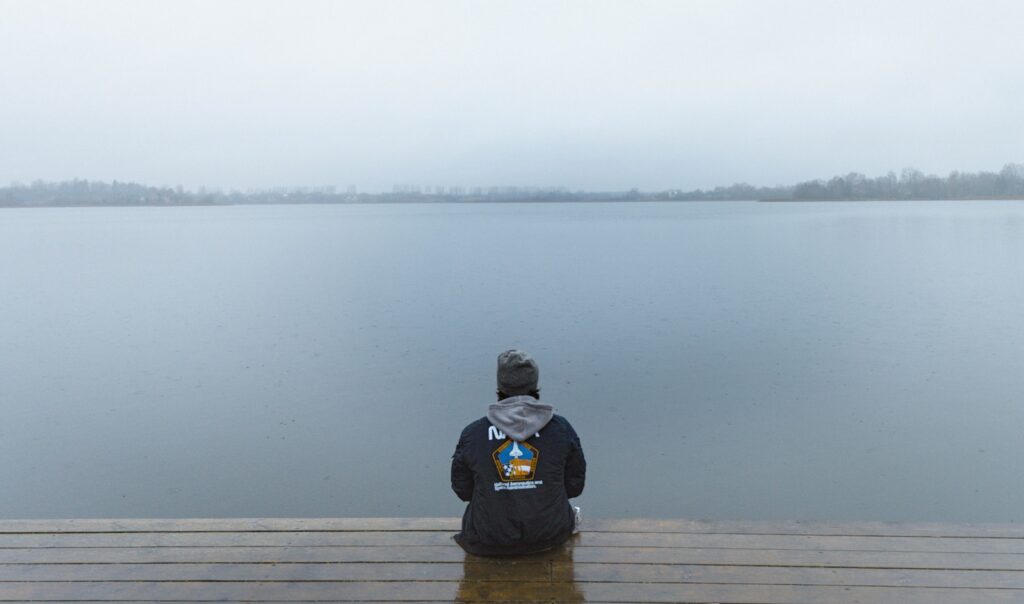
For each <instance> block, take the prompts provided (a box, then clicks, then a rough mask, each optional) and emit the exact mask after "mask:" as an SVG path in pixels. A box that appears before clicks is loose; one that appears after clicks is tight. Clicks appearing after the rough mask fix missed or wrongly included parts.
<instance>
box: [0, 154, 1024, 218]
mask: <svg viewBox="0 0 1024 604" xmlns="http://www.w3.org/2000/svg"><path fill="white" fill-rule="evenodd" d="M883 199H891V200H903V199H1024V165H1022V164H1007V165H1006V166H1004V167H1003V169H1002V170H1000V171H999V172H952V173H950V174H949V176H945V177H942V176H935V175H930V174H924V173H923V172H921V171H920V170H915V169H912V168H908V169H905V170H903V172H902V173H901V174H900V175H899V176H897V175H896V173H894V172H889V173H888V174H886V175H885V176H878V177H875V178H868V177H867V176H864V175H863V174H858V173H856V172H851V173H850V174H847V175H846V176H836V177H833V178H831V179H829V180H811V181H807V182H802V183H798V184H796V185H779V186H775V187H754V186H752V185H749V184H745V183H740V184H734V185H732V186H729V187H716V188H714V189H711V190H707V191H705V190H700V189H698V190H696V191H682V190H679V189H671V190H667V191H655V192H641V191H639V190H637V189H631V190H629V191H608V192H591V191H569V190H567V189H565V188H564V187H552V188H537V187H490V188H486V189H484V188H474V189H470V190H466V189H462V188H458V187H451V188H447V189H445V188H442V187H436V188H429V187H428V188H426V189H420V188H418V187H404V186H403V187H395V191H394V192H391V193H356V192H355V191H354V190H353V189H351V188H350V189H349V190H348V191H347V192H344V193H342V192H337V191H335V188H334V187H317V188H287V189H285V188H277V189H265V190H256V191H246V192H241V191H229V192H224V191H220V190H207V189H204V188H200V189H198V190H196V191H189V190H186V189H184V188H182V187H180V186H179V187H173V188H172V187H149V186H146V185H141V184H138V183H131V182H128V183H125V182H118V181H114V182H112V183H106V182H97V181H88V180H69V181H63V182H44V181H39V180H37V181H35V182H33V183H32V184H29V185H24V184H20V183H13V184H11V185H10V186H7V187H0V206H7V207H43V206H180V205H236V204H307V203H396V202H397V203H407V202H462V203H472V202H509V201H536V202H557V201H563V202H564V201H579V202H586V201H746V200H765V201H842V200H883Z"/></svg>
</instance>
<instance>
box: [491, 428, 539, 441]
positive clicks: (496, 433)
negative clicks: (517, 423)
mask: <svg viewBox="0 0 1024 604" xmlns="http://www.w3.org/2000/svg"><path fill="white" fill-rule="evenodd" d="M534 436H536V437H537V438H540V432H537V433H535V434H534ZM487 440H505V433H504V432H502V431H501V430H499V429H497V428H495V427H494V426H490V427H488V428H487Z"/></svg>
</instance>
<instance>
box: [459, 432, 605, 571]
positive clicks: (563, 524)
mask: <svg viewBox="0 0 1024 604" xmlns="http://www.w3.org/2000/svg"><path fill="white" fill-rule="evenodd" d="M586 473H587V462H586V459H584V457H583V448H582V447H581V446H580V439H579V436H577V435H576V431H575V430H573V428H572V425H570V424H569V421H568V420H566V419H565V418H564V417H562V416H560V415H554V416H553V417H552V418H551V421H550V422H548V424H547V425H546V426H544V427H543V428H541V430H540V432H539V433H537V434H536V435H535V436H532V437H530V438H529V439H527V440H526V441H524V442H517V441H514V440H512V439H511V438H508V437H506V436H505V434H504V433H502V432H501V431H500V430H498V428H496V427H494V426H492V425H491V422H490V421H489V420H488V419H487V418H486V417H483V418H481V419H478V420H477V421H475V422H473V423H471V424H470V425H468V426H466V429H465V430H463V431H462V435H461V436H460V437H459V444H458V446H456V448H455V454H454V455H453V456H452V490H453V491H455V494H456V495H458V496H459V499H462V500H463V501H468V502H469V505H467V506H466V512H465V514H463V516H462V532H460V533H459V534H458V535H456V536H455V540H456V542H458V543H459V545H461V546H462V547H463V549H465V550H466V551H468V552H470V553H472V554H477V555H481V556H499V555H514V554H526V553H530V552H536V551H541V550H545V549H549V548H551V547H554V546H556V545H559V544H561V543H562V542H564V541H565V540H566V539H568V538H569V537H570V536H571V535H572V530H573V517H574V515H573V510H572V507H571V506H570V505H569V498H570V497H577V496H579V494H580V493H582V492H583V483H584V481H585V480H586Z"/></svg>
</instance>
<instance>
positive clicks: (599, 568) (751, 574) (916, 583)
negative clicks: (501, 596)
mask: <svg viewBox="0 0 1024 604" xmlns="http://www.w3.org/2000/svg"><path fill="white" fill-rule="evenodd" d="M552 580H553V581H576V582H582V583H587V582H609V583H726V584H764V585H836V586H840V585H848V586H872V587H964V588H967V587H969V588H992V589H1021V590H1024V572H1022V571H979V570H915V569H861V568H842V567H837V568H813V567H758V566H716V565H686V564H681V565H677V564H592V563H586V562H576V563H575V564H569V563H564V562H553V563H552Z"/></svg>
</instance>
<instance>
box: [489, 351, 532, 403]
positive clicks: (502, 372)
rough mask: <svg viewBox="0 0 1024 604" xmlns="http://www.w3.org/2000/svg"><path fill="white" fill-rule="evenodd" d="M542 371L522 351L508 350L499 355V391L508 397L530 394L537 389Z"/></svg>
mask: <svg viewBox="0 0 1024 604" xmlns="http://www.w3.org/2000/svg"><path fill="white" fill-rule="evenodd" d="M539 378H540V370H539V369H537V363H536V362H534V360H533V359H532V358H530V355H528V354H526V353H525V352H523V351H522V350H516V349H514V348H513V349H512V350H506V351H505V352H503V353H501V354H499V355H498V390H500V391H501V392H503V393H505V394H506V395H508V396H516V395H520V394H530V393H531V392H533V391H534V390H536V389H537V380H538V379H539Z"/></svg>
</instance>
